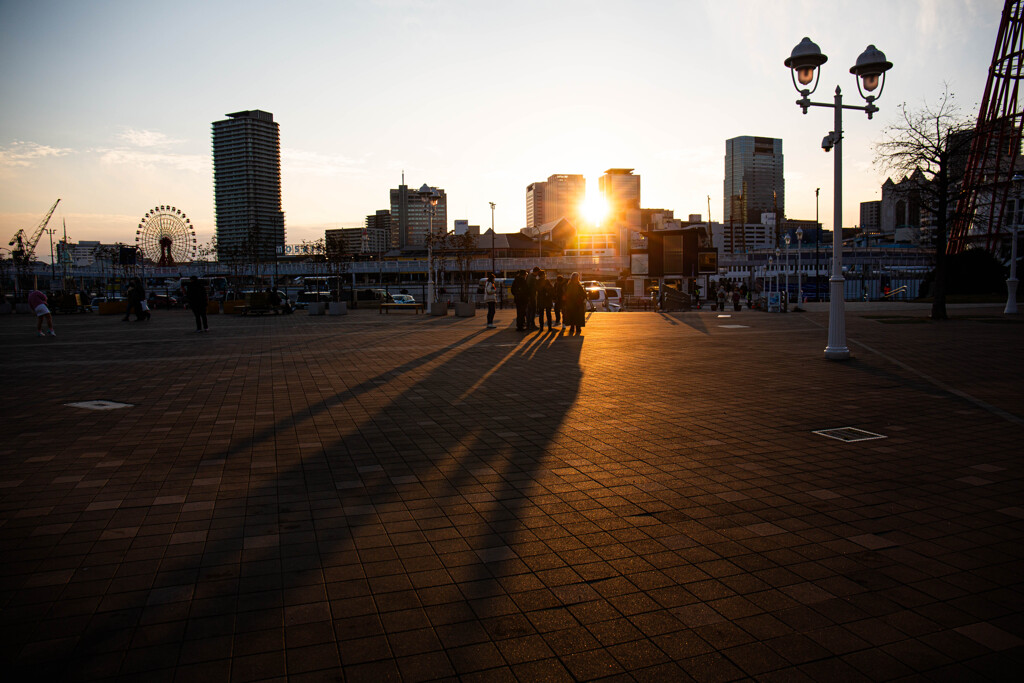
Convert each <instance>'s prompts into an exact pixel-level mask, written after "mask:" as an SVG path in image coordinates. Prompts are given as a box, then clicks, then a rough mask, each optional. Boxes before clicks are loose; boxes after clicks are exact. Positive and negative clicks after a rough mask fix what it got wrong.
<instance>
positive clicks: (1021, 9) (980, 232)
mask: <svg viewBox="0 0 1024 683" xmlns="http://www.w3.org/2000/svg"><path fill="white" fill-rule="evenodd" d="M1022 13H1024V0H1006V4H1005V5H1004V6H1003V16H1002V20H1001V21H1000V22H999V33H998V34H997V36H996V46H995V50H994V52H993V53H992V64H991V66H989V70H988V81H987V82H986V84H985V94H984V96H983V97H982V100H981V110H980V111H979V112H978V124H977V127H976V129H975V135H974V140H973V142H972V144H971V149H970V153H969V154H968V157H967V165H966V168H965V169H964V175H963V184H962V186H961V193H960V196H959V197H958V202H957V208H956V211H955V212H954V215H953V216H952V222H951V225H950V231H949V243H948V245H947V253H952V254H955V253H959V252H961V251H963V250H964V249H965V248H966V247H967V246H968V245H969V244H974V245H977V246H982V245H984V247H985V248H986V249H987V250H989V251H992V252H994V251H995V250H996V249H997V247H998V245H999V236H1000V231H1001V228H1002V227H1003V224H1004V219H1003V217H1004V214H1006V213H1007V200H1008V199H1009V198H1010V193H1011V191H1012V185H1013V183H1012V182H1011V179H1012V178H1013V176H1014V172H1015V170H1016V168H1017V167H1019V166H1020V165H1021V162H1020V154H1021V126H1022V123H1024V117H1022V114H1024V112H1022V111H1021V109H1020V105H1019V104H1018V99H1017V96H1018V87H1019V85H1020V79H1021V77H1022V75H1024V16H1022ZM1014 199H1018V198H1016V197H1014ZM1018 201H1019V200H1018Z"/></svg>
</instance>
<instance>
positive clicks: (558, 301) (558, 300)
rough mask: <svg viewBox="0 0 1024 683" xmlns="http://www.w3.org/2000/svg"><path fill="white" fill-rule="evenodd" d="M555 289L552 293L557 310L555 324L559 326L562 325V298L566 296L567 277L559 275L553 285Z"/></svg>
mask: <svg viewBox="0 0 1024 683" xmlns="http://www.w3.org/2000/svg"><path fill="white" fill-rule="evenodd" d="M552 289H553V290H554V291H553V292H552V293H551V304H552V306H554V312H555V325H557V326H558V327H561V326H562V298H563V297H564V296H565V278H564V277H562V276H561V275H559V276H558V277H556V278H555V284H554V286H553V287H552Z"/></svg>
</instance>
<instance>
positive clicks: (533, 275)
mask: <svg viewBox="0 0 1024 683" xmlns="http://www.w3.org/2000/svg"><path fill="white" fill-rule="evenodd" d="M539 275H540V266H534V267H533V271H531V272H530V274H529V275H527V276H526V289H527V290H528V292H529V293H528V295H527V296H528V297H529V298H527V300H526V329H527V330H528V331H529V330H535V329H537V322H536V321H535V320H534V318H535V317H536V316H537V279H538V276H539Z"/></svg>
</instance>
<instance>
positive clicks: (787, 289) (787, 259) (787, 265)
mask: <svg viewBox="0 0 1024 683" xmlns="http://www.w3.org/2000/svg"><path fill="white" fill-rule="evenodd" d="M784 239H785V241H786V304H787V307H788V304H789V241H790V237H789V233H788V232H787V233H786V236H785V238H784Z"/></svg>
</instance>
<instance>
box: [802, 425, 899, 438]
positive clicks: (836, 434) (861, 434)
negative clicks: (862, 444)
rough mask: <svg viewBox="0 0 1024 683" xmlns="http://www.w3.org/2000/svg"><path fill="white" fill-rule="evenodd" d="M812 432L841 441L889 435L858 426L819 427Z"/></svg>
mask: <svg viewBox="0 0 1024 683" xmlns="http://www.w3.org/2000/svg"><path fill="white" fill-rule="evenodd" d="M811 433H812V434H820V435H821V436H827V437H828V438H830V439H838V440H839V441H870V440H871V439H887V438H888V437H887V436H885V435H883V434H875V433H874V432H866V431H864V430H863V429H857V428H856V427H839V428H837V429H818V430H815V431H813V432H811Z"/></svg>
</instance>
